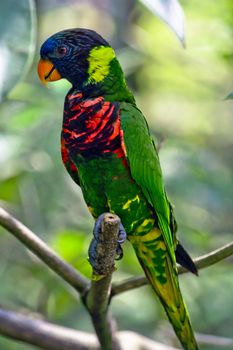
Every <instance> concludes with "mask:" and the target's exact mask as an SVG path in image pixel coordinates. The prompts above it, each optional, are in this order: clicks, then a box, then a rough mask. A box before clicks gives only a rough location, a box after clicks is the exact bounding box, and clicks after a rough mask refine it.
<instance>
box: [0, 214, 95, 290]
mask: <svg viewBox="0 0 233 350" xmlns="http://www.w3.org/2000/svg"><path fill="white" fill-rule="evenodd" d="M0 224H1V226H3V227H4V228H5V229H7V230H8V232H11V233H12V234H13V235H14V236H15V237H16V238H17V239H18V240H19V241H21V242H22V243H23V245H24V246H26V247H27V248H28V249H29V250H31V251H32V252H33V253H34V254H35V255H36V256H37V257H38V258H39V259H40V260H42V261H43V262H44V263H45V264H46V265H47V266H48V267H49V268H50V269H51V270H53V271H54V272H55V273H57V274H58V275H59V276H60V277H62V278H63V279H64V280H65V281H66V282H68V283H69V284H70V285H71V286H72V287H74V288H75V289H76V290H77V291H78V292H80V293H84V292H85V291H86V289H87V287H88V286H89V281H88V280H87V279H86V278H85V277H84V276H82V275H81V274H80V273H79V272H78V271H77V270H75V269H74V268H73V267H72V266H71V265H69V264H67V263H66V262H65V261H64V260H63V259H62V258H60V257H59V256H58V255H57V254H56V253H55V252H54V251H52V249H50V248H49V247H48V246H47V245H46V244H45V243H44V242H43V241H42V240H41V239H40V238H39V237H38V236H36V235H35V233H33V232H32V231H31V230H30V229H29V228H27V227H26V226H25V225H23V224H22V223H21V222H20V221H19V220H17V219H16V218H14V217H13V216H11V215H10V214H9V213H7V211H5V210H4V209H2V208H0Z"/></svg>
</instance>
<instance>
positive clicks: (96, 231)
mask: <svg viewBox="0 0 233 350" xmlns="http://www.w3.org/2000/svg"><path fill="white" fill-rule="evenodd" d="M104 215H105V213H104V214H101V215H100V216H99V217H98V219H96V222H95V226H94V229H93V235H94V237H95V239H96V240H97V241H98V240H99V235H100V232H101V225H102V221H103V218H104Z"/></svg>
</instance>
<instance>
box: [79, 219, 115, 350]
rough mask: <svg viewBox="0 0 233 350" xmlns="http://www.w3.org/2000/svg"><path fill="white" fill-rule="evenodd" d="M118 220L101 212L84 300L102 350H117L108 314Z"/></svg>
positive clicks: (110, 318) (112, 323)
mask: <svg viewBox="0 0 233 350" xmlns="http://www.w3.org/2000/svg"><path fill="white" fill-rule="evenodd" d="M119 225H120V219H119V218H118V217H117V216H116V215H113V214H108V213H107V214H105V215H104V217H103V221H102V229H101V232H100V234H99V237H98V242H97V243H96V245H95V260H94V261H92V265H93V280H92V282H91V288H90V290H89V292H88V294H87V297H86V299H85V303H86V305H87V308H88V311H89V313H90V315H91V318H92V322H93V325H94V327H95V330H96V334H97V336H98V339H99V341H100V344H101V347H102V348H103V349H104V350H120V345H119V342H118V340H117V339H116V335H115V330H114V320H113V319H112V317H111V316H110V314H109V311H108V306H109V297H110V293H111V279H112V273H113V272H114V270H115V263H114V259H115V255H116V248H117V240H118V234H119Z"/></svg>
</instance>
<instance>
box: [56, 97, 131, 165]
mask: <svg viewBox="0 0 233 350" xmlns="http://www.w3.org/2000/svg"><path fill="white" fill-rule="evenodd" d="M62 140H63V141H62V143H63V146H64V147H65V148H66V149H67V151H68V153H69V154H70V155H71V157H72V155H73V154H75V155H77V154H78V155H80V156H82V157H83V158H85V159H91V158H95V157H100V156H107V155H111V154H116V155H117V157H119V158H122V157H123V156H124V154H123V153H124V152H123V150H122V146H121V136H120V107H119V103H117V102H114V103H113V102H109V101H105V100H104V98H103V97H101V96H99V97H94V98H89V99H84V98H83V96H82V94H81V93H69V94H68V95H67V97H66V102H65V108H64V118H63V128H62Z"/></svg>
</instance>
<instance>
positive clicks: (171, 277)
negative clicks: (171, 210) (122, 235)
mask: <svg viewBox="0 0 233 350" xmlns="http://www.w3.org/2000/svg"><path fill="white" fill-rule="evenodd" d="M128 238H129V240H130V242H131V243H132V245H133V247H134V249H135V252H136V254H137V257H138V260H139V262H140V264H141V266H142V268H143V270H144V272H145V274H146V276H147V278H148V280H149V281H150V284H151V285H152V287H153V289H154V291H155V292H156V294H157V295H158V297H159V299H160V301H161V303H162V304H163V307H164V309H165V311H166V313H167V316H168V318H169V320H170V322H171V324H172V326H173V328H174V331H175V333H176V335H177V337H178V338H179V340H180V342H181V344H182V345H183V348H184V349H185V350H198V346H197V343H196V340H195V337H194V334H193V330H192V326H191V323H190V319H189V315H188V311H187V309H186V306H185V303H184V300H183V297H182V294H181V292H180V287H179V282H178V276H177V271H176V270H174V267H173V266H174V265H173V264H172V261H171V258H170V256H169V254H168V252H167V249H166V246H165V243H164V240H163V237H162V235H161V232H160V231H159V230H158V229H153V230H152V231H150V232H149V233H147V234H145V235H141V236H130V237H128Z"/></svg>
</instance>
